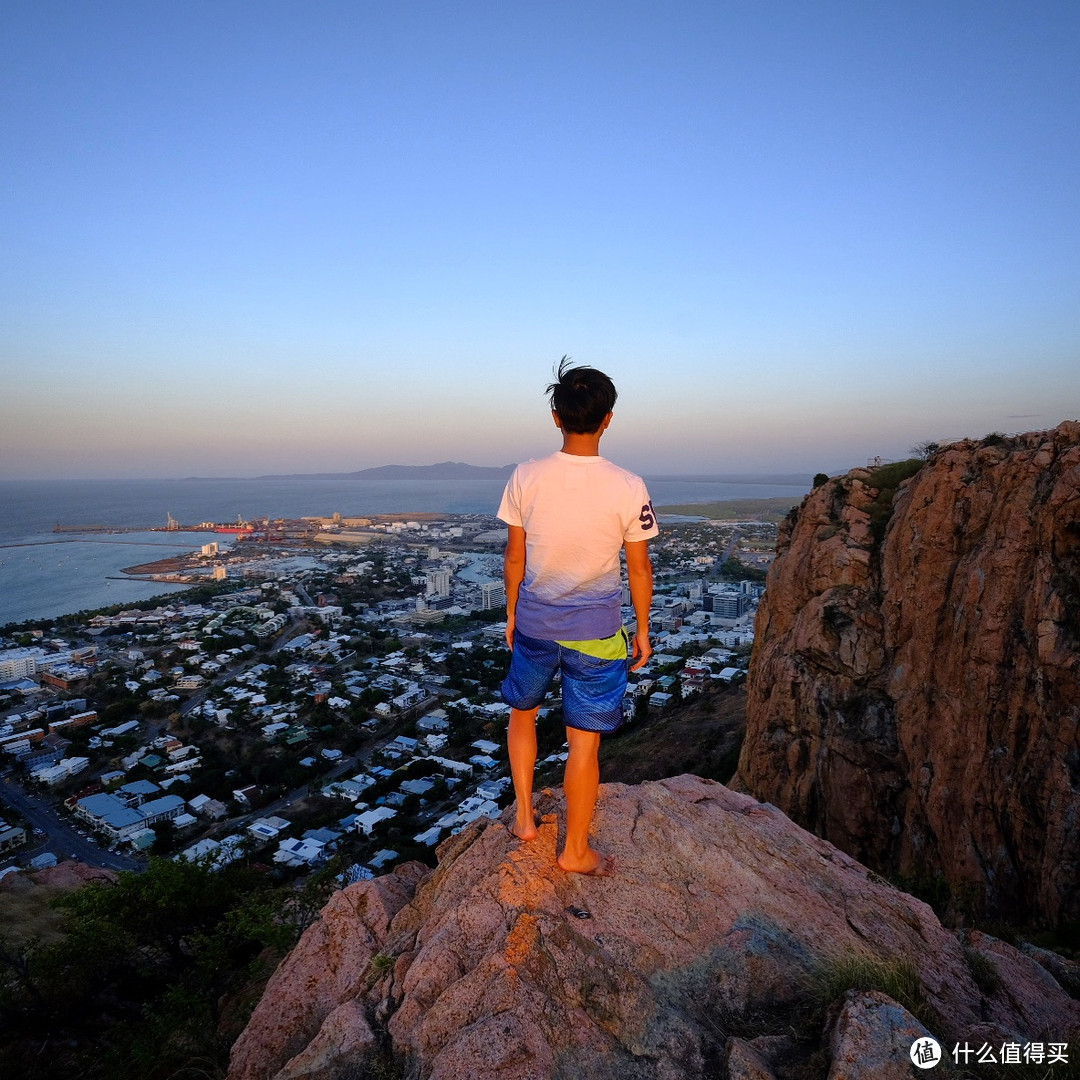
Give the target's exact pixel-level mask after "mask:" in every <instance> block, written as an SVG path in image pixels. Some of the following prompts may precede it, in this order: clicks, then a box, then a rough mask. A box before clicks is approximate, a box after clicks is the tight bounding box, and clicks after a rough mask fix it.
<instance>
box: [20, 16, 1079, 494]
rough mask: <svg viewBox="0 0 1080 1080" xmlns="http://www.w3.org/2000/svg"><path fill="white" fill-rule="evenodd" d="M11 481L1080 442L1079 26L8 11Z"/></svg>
mask: <svg viewBox="0 0 1080 1080" xmlns="http://www.w3.org/2000/svg"><path fill="white" fill-rule="evenodd" d="M0 47H2V51H3V62H2V64H0V123H2V142H3V147H4V149H3V153H2V154H0V180H2V190H3V198H2V199H0V241H2V243H0V252H2V254H0V366H2V376H3V377H2V382H0V478H7V479H18V478H48V477H72V478H78V477H125V476H131V477H137V476H138V477H141V476H188V475H195V474H197V475H206V476H209V475H217V476H253V475H259V474H263V473H282V472H316V471H351V470H354V469H360V468H366V467H369V466H374V465H382V464H387V463H392V462H400V463H413V464H422V463H429V462H434V461H443V460H454V461H467V462H471V463H473V464H477V465H501V464H505V463H508V462H513V461H518V460H522V459H524V458H527V457H532V456H536V455H537V454H540V453H543V452H546V451H547V450H549V449H554V448H555V447H556V445H557V444H556V441H555V432H554V429H553V428H551V427H550V419H549V417H548V415H547V413H546V405H545V400H544V397H543V390H544V386H545V385H546V384H547V383H548V382H549V381H550V379H551V369H552V366H553V364H554V363H556V362H557V361H558V359H559V357H560V356H562V355H563V354H564V353H569V354H570V355H571V356H572V357H573V358H574V359H575V360H577V361H579V362H581V363H585V364H591V365H594V366H597V367H600V368H602V369H604V370H606V371H608V372H609V373H610V374H611V375H612V376H613V378H614V379H615V381H616V384H617V385H618V387H619V390H620V401H619V404H618V406H617V408H616V418H615V423H614V424H613V425H612V427H611V429H610V433H609V434H608V435H607V436H606V438H605V445H604V451H605V453H606V454H608V455H609V456H610V457H612V458H613V459H615V460H616V461H619V462H620V463H621V464H625V465H627V466H629V467H631V468H634V469H636V470H638V471H641V472H644V473H646V474H647V475H648V474H652V475H656V474H658V473H664V472H669V473H670V472H690V473H714V474H715V473H731V472H740V473H745V472H761V473H766V472H779V471H803V472H811V473H812V472H817V471H826V472H837V471H840V470H843V469H846V468H848V467H850V466H852V465H858V464H864V463H865V461H866V459H867V458H868V457H870V456H873V455H881V456H882V457H884V458H899V457H906V456H907V455H908V449H909V448H910V447H911V446H912V445H913V444H914V443H917V442H919V441H922V440H925V439H937V440H947V439H953V438H960V437H963V436H967V435H972V436H982V435H984V434H986V433H987V432H990V431H994V430H998V431H1003V432H1016V431H1026V430H1033V429H1038V428H1044V427H1050V426H1053V425H1054V424H1056V423H1058V422H1059V421H1061V420H1063V419H1076V418H1078V417H1080V212H1078V208H1080V199H1078V184H1080V124H1078V120H1080V63H1078V62H1077V57H1078V56H1080V4H1077V3H1070V2H1061V0H1017V2H998V0H933V2H921V0H911V2H905V3H886V2H875V0H847V2H830V0H813V2H809V3H808V2H806V0H787V2H785V0H760V2H751V0H741V2H739V0H731V2H728V0H698V2H679V0H669V2H666V3H663V4H661V3H658V2H652V3H645V2H634V0H618V2H610V3H609V2H592V0H572V2H570V0H567V2H563V0H553V2H548V3H544V4H539V3H526V2H519V3H506V2H505V0H502V2H494V0H492V2H484V3H482V2H474V0H457V2H455V3H448V2H439V3H436V2H431V0H414V2H411V3H406V4H390V3H374V2H370V0H348V2H330V0H310V2H308V3H303V4H301V3H296V2H288V3H286V2H277V0H258V2H255V0H249V2H235V0H214V2H212V3H211V2H199V0H185V2H184V3H168V4H164V3H146V2H136V0H111V2H110V0H100V2H95V3H85V4H84V3H74V2H72V0H63V2H55V0H33V2H28V0H27V2H21V3H18V2H14V3H6V4H3V5H0Z"/></svg>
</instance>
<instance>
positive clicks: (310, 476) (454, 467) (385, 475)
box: [185, 461, 514, 480]
mask: <svg viewBox="0 0 1080 1080" xmlns="http://www.w3.org/2000/svg"><path fill="white" fill-rule="evenodd" d="M513 471H514V466H513V465H467V464H465V462H463V461H440V462H438V463H437V464H435V465H378V466H376V467H375V468H373V469H357V470H356V472H337V473H329V472H326V473H268V474H266V475H265V476H253V477H250V478H249V479H251V480H500V479H506V478H507V477H509V475H510V473H511V472H513ZM185 479H186V480H224V479H230V480H235V479H238V478H237V477H221V476H188V477H185Z"/></svg>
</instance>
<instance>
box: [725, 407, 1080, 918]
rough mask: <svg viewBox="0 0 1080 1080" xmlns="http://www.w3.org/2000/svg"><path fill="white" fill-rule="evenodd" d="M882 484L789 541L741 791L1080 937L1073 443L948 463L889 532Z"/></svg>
mask: <svg viewBox="0 0 1080 1080" xmlns="http://www.w3.org/2000/svg"><path fill="white" fill-rule="evenodd" d="M987 443H989V445H987ZM887 475H888V474H887V473H882V472H877V471H875V470H865V469H857V470H854V471H853V472H851V473H849V474H848V475H847V476H844V477H842V478H840V479H838V480H832V481H829V482H828V483H826V484H824V485H822V486H821V487H818V488H816V489H815V490H814V491H813V492H811V493H810V494H809V495H808V496H807V497H806V499H805V500H804V502H803V504H802V505H801V506H800V507H799V508H798V509H797V510H796V511H794V512H793V514H792V517H791V518H789V521H788V522H787V524H786V526H785V528H784V529H783V530H782V533H781V538H780V543H779V550H778V557H777V559H776V562H775V563H774V565H773V567H772V570H771V571H770V575H769V579H768V585H767V595H766V597H765V601H764V603H763V606H762V608H761V610H760V612H759V615H758V623H757V629H756V637H757V640H756V644H755V652H754V657H753V662H752V665H751V671H750V677H749V680H748V702H747V734H746V741H745V743H744V746H743V751H742V756H741V760H740V764H739V784H740V786H743V787H744V788H745V789H746V790H748V791H750V792H753V793H754V794H755V795H757V796H758V797H760V798H763V799H767V800H769V801H770V802H773V803H775V804H776V805H778V806H780V807H781V808H782V809H783V810H784V811H785V812H787V813H788V814H790V815H791V816H792V817H793V818H794V819H795V820H796V821H798V822H800V823H801V824H803V825H804V826H806V827H807V828H809V829H811V830H813V831H814V832H816V833H817V834H819V835H820V836H823V837H826V838H827V839H829V840H830V841H831V842H832V843H834V844H836V845H837V846H838V847H840V848H842V849H843V850H845V851H847V852H849V853H851V854H852V855H854V856H855V857H856V858H859V859H861V860H862V861H864V862H866V863H867V864H868V865H871V866H873V867H875V868H877V869H883V870H888V871H899V872H901V873H903V874H906V875H910V876H911V877H913V878H922V879H931V878H933V877H935V876H938V875H940V876H941V877H943V878H944V879H945V881H946V882H947V883H948V884H949V885H950V886H951V887H952V889H953V894H954V896H956V897H958V898H959V899H960V901H961V902H962V903H964V904H967V905H969V906H970V907H972V908H974V909H975V910H977V911H984V912H996V913H998V914H1002V915H1005V916H1007V917H1010V918H1016V919H1023V918H1030V917H1041V918H1045V919H1049V920H1058V919H1061V918H1071V919H1075V918H1080V877H1078V859H1080V844H1078V841H1080V424H1078V423H1064V424H1062V425H1060V426H1059V427H1058V428H1056V429H1055V430H1053V431H1050V432H1045V433H1032V434H1027V435H1022V436H1017V437H1015V438H1010V439H1000V440H998V439H992V440H984V442H982V443H980V442H971V441H968V442H962V443H957V444H955V445H953V446H949V447H946V448H944V449H943V450H941V451H939V452H938V453H937V454H935V455H934V456H933V457H932V459H931V460H930V461H929V462H928V463H927V464H926V465H924V466H923V467H922V468H921V469H920V470H919V471H918V472H917V473H916V474H915V475H914V476H912V477H911V478H910V479H909V480H907V481H906V482H904V483H903V484H901V485H900V488H899V491H898V492H897V494H896V496H895V499H894V500H893V502H892V511H891V516H890V515H889V511H888V501H887V498H882V497H881V496H880V494H879V490H878V488H877V487H875V483H878V482H880V480H881V479H882V477H887ZM886 517H887V523H886V520H885V519H886Z"/></svg>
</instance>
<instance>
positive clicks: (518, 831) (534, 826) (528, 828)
mask: <svg viewBox="0 0 1080 1080" xmlns="http://www.w3.org/2000/svg"><path fill="white" fill-rule="evenodd" d="M539 824H540V820H539V815H538V814H534V815H533V816H532V817H531V818H529V819H526V820H525V821H515V822H514V824H513V825H511V826H510V832H511V833H513V835H514V836H516V837H517V838H518V839H519V840H524V841H529V840H535V839H536V838H537V837H538V836H539V835H540V829H539V828H538V826H539Z"/></svg>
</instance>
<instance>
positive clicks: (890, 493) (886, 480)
mask: <svg viewBox="0 0 1080 1080" xmlns="http://www.w3.org/2000/svg"><path fill="white" fill-rule="evenodd" d="M925 464H926V462H925V461H924V460H923V459H922V458H908V459H907V461H893V462H890V463H889V464H888V465H879V466H878V467H877V468H876V469H873V470H871V472H870V475H869V477H867V480H866V483H867V486H869V487H872V488H876V489H877V495H875V496H874V501H873V502H872V503H871V504H870V509H869V513H870V531H871V532H872V533H873V535H874V542H875V543H877V544H880V543H881V541H882V540H883V539H884V538H885V529H886V527H887V526H888V524H889V518H891V517H892V504H893V497H894V496H895V495H896V490H897V488H899V487H900V485H901V484H902V483H903V482H904V481H905V480H907V479H908V478H909V477H912V476H914V475H915V474H916V473H917V472H918V471H919V470H920V469H921V468H922V467H923V466H924V465H925Z"/></svg>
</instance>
